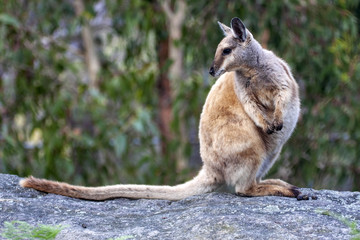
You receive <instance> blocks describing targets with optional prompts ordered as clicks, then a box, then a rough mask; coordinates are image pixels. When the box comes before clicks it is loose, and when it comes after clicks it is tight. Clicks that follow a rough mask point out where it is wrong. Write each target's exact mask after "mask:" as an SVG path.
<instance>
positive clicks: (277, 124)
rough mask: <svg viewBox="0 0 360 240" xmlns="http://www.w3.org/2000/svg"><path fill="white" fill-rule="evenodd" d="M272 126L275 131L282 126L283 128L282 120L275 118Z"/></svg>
mask: <svg viewBox="0 0 360 240" xmlns="http://www.w3.org/2000/svg"><path fill="white" fill-rule="evenodd" d="M273 126H274V129H275V130H276V131H280V130H281V129H282V128H283V122H282V121H279V120H278V121H277V120H275V121H274V122H273Z"/></svg>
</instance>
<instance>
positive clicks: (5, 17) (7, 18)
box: [0, 13, 20, 28]
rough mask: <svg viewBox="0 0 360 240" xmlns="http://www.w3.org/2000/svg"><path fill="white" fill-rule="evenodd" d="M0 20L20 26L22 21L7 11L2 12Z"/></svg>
mask: <svg viewBox="0 0 360 240" xmlns="http://www.w3.org/2000/svg"><path fill="white" fill-rule="evenodd" d="M0 22H1V23H4V24H7V25H11V26H13V27H16V28H19V27H20V22H19V21H18V20H17V19H16V18H14V17H13V16H11V15H9V14H6V13H1V14H0Z"/></svg>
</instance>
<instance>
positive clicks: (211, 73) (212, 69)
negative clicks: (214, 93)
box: [209, 67, 215, 77]
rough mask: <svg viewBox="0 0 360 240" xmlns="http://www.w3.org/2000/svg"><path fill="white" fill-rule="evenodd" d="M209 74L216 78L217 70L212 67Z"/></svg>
mask: <svg viewBox="0 0 360 240" xmlns="http://www.w3.org/2000/svg"><path fill="white" fill-rule="evenodd" d="M209 73H210V75H211V76H213V77H214V76H215V69H214V67H211V68H210V70H209Z"/></svg>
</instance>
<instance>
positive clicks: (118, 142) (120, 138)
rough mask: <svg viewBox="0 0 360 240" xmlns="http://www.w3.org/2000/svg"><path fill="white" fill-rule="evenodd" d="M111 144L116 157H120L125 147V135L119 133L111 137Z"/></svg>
mask: <svg viewBox="0 0 360 240" xmlns="http://www.w3.org/2000/svg"><path fill="white" fill-rule="evenodd" d="M113 145H114V150H115V155H116V157H120V156H121V155H122V154H123V153H124V152H125V149H126V136H125V135H123V134H121V135H117V136H116V137H115V138H113Z"/></svg>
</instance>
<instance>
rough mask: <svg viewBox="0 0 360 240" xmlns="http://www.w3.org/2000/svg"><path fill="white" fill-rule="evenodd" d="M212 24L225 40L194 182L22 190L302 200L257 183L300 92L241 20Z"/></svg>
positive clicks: (291, 123) (272, 182)
mask: <svg viewBox="0 0 360 240" xmlns="http://www.w3.org/2000/svg"><path fill="white" fill-rule="evenodd" d="M218 24H219V26H220V28H221V29H222V31H223V32H224V34H225V38H224V39H223V40H222V41H221V42H220V44H219V45H218V47H217V49H216V53H215V58H214V61H213V63H212V66H211V68H210V71H209V73H210V74H211V75H212V76H215V77H218V76H221V77H220V78H219V79H218V80H217V82H216V83H215V84H214V85H213V86H212V88H211V90H210V92H209V95H208V96H207V99H206V102H205V105H204V107H203V111H202V113H201V119H200V127H199V138H200V154H201V158H202V160H203V167H202V169H201V170H200V172H199V174H198V175H197V176H196V177H195V178H193V179H192V180H190V181H188V182H186V183H184V184H180V185H176V186H150V185H121V184H120V185H112V186H102V187H82V186H74V185H69V184H67V183H60V182H55V181H50V180H45V179H37V178H34V177H29V178H26V179H23V180H21V181H20V185H21V186H22V187H27V188H34V189H37V190H40V191H43V192H48V193H55V194H60V195H64V196H69V197H74V198H80V199H89V200H105V199H111V198H119V197H124V198H133V199H139V198H151V199H168V200H179V199H183V198H186V197H189V196H192V195H196V194H202V193H208V192H212V191H215V190H216V189H217V188H219V187H221V186H223V185H225V184H226V185H230V186H233V187H235V192H236V194H238V195H241V196H267V195H272V196H285V197H297V198H298V199H300V200H301V199H308V197H307V196H306V195H302V194H301V193H300V191H299V189H298V188H297V187H295V186H293V185H291V184H289V183H286V182H284V181H282V180H280V179H267V180H262V177H263V176H264V175H265V174H266V173H267V171H268V170H269V169H270V167H271V166H272V165H273V164H274V162H275V161H276V159H277V158H278V156H279V153H280V151H281V149H282V146H283V145H284V143H285V142H286V141H287V140H288V138H289V137H290V135H291V133H292V132H293V130H294V128H295V125H296V122H297V120H298V116H299V111H300V100H299V91H298V85H297V83H296V81H295V79H294V78H293V76H292V74H291V71H290V68H289V67H288V65H287V64H286V63H285V62H284V61H283V60H282V59H280V58H278V57H277V56H275V54H274V53H272V52H271V51H268V50H265V49H263V48H262V47H261V45H260V44H259V43H258V42H257V41H256V40H255V39H254V38H253V36H252V34H251V33H250V32H249V31H248V30H247V29H246V28H245V25H244V24H243V22H242V21H241V20H240V19H239V18H233V19H232V20H231V28H229V27H227V26H225V25H224V24H222V23H220V22H218Z"/></svg>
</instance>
